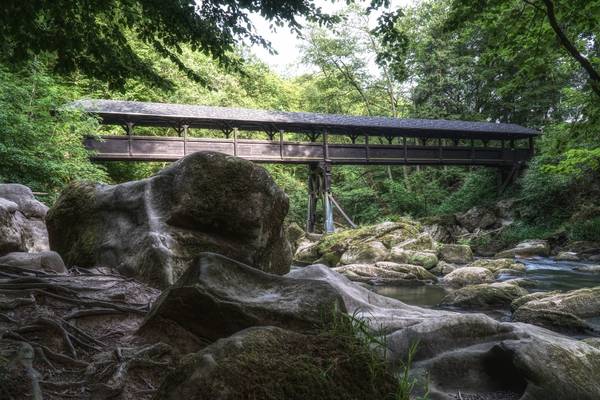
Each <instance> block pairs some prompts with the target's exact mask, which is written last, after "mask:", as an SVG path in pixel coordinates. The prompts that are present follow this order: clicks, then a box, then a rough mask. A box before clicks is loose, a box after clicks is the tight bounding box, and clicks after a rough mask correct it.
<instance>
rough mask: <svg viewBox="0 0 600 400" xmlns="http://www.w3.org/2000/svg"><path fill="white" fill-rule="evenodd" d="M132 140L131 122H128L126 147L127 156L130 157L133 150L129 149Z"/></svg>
mask: <svg viewBox="0 0 600 400" xmlns="http://www.w3.org/2000/svg"><path fill="white" fill-rule="evenodd" d="M132 141H133V122H128V123H127V149H128V151H129V157H131V156H132V155H133V152H132V150H131V146H132Z"/></svg>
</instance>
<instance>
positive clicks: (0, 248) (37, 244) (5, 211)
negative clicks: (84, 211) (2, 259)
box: [0, 183, 49, 255]
mask: <svg viewBox="0 0 600 400" xmlns="http://www.w3.org/2000/svg"><path fill="white" fill-rule="evenodd" d="M47 209H48V208H47V207H46V206H45V205H44V204H42V203H40V202H39V201H37V200H36V199H35V197H34V196H33V193H32V192H31V190H30V189H29V188H28V187H26V186H23V185H18V184H10V183H7V184H0V255H3V254H6V253H10V252H14V251H30V252H39V251H46V250H48V249H49V246H48V231H47V230H46V225H45V223H44V218H45V216H46V211H47Z"/></svg>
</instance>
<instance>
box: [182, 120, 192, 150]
mask: <svg viewBox="0 0 600 400" xmlns="http://www.w3.org/2000/svg"><path fill="white" fill-rule="evenodd" d="M189 127H190V126H189V125H187V124H184V125H182V128H183V155H184V156H186V155H187V135H188V128H189Z"/></svg>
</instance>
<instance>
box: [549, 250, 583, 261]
mask: <svg viewBox="0 0 600 400" xmlns="http://www.w3.org/2000/svg"><path fill="white" fill-rule="evenodd" d="M554 259H555V260H556V261H579V256H578V255H577V253H575V252H573V251H561V252H560V253H558V254H557V255H556V256H555V257H554Z"/></svg>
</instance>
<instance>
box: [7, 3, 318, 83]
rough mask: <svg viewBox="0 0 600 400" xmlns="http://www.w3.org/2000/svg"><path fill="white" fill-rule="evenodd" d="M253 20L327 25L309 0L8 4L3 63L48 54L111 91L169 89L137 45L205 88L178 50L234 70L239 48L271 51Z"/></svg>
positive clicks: (60, 66)
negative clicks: (130, 82) (147, 86)
mask: <svg viewBox="0 0 600 400" xmlns="http://www.w3.org/2000/svg"><path fill="white" fill-rule="evenodd" d="M250 13H258V14H260V15H262V16H263V17H264V18H266V19H267V20H268V21H270V22H271V23H272V24H273V25H276V26H282V25H288V26H289V27H290V28H292V30H294V31H298V30H299V28H300V25H299V23H298V21H297V18H298V16H304V17H306V18H308V19H309V20H318V21H328V20H329V17H328V16H327V15H325V14H323V13H322V12H321V10H320V8H319V7H317V6H315V4H314V1H313V0H286V1H268V0H266V1H265V0H249V1H234V0H226V1H211V0H208V1H200V2H196V1H194V0H187V1H180V0H108V1H89V0H39V1H21V0H5V1H3V2H2V8H1V9H0V37H2V42H1V44H0V55H1V56H2V58H3V59H4V60H5V62H7V63H8V64H10V63H13V62H23V61H27V60H30V59H32V57H34V56H35V55H39V54H42V53H52V54H53V55H54V56H55V57H56V61H55V63H54V70H55V71H57V72H59V73H71V72H75V71H81V72H82V73H84V74H87V75H89V76H92V77H95V78H98V79H100V80H103V81H106V82H109V83H110V84H111V85H113V86H116V87H123V86H124V84H125V81H126V79H127V78H141V79H143V80H145V81H147V82H150V83H153V84H158V85H162V86H169V85H171V84H172V82H170V81H168V80H167V79H165V77H164V76H162V75H161V74H160V73H158V71H156V70H155V69H153V68H151V66H149V65H148V64H147V63H146V62H144V60H143V59H142V58H141V57H140V56H139V54H138V52H137V51H136V49H135V43H136V40H137V41H140V42H143V43H145V44H147V45H150V46H151V47H152V48H153V50H154V51H156V52H157V54H159V55H160V56H161V57H164V58H167V59H169V60H171V61H172V62H173V63H174V64H175V65H176V66H177V67H178V68H180V69H181V70H183V71H185V72H186V74H187V75H188V76H189V77H190V78H192V79H193V80H195V81H197V82H199V83H205V81H206V80H207V79H208V78H207V76H205V75H203V74H202V73H201V71H197V70H194V69H193V68H191V67H190V66H189V65H186V64H185V63H184V62H183V61H182V59H181V57H180V55H181V53H182V47H183V46H189V48H191V49H192V50H193V51H196V50H198V51H201V52H203V53H205V54H207V55H210V56H211V57H213V58H215V59H216V60H218V61H219V63H220V64H221V65H225V66H239V64H240V60H239V59H237V58H236V57H234V56H232V52H233V50H234V49H235V47H236V45H237V44H239V43H240V42H244V41H245V42H246V43H249V44H256V43H258V44H260V45H263V46H265V47H267V48H269V47H270V44H269V43H268V42H267V41H265V40H264V39H263V38H262V37H261V36H260V35H258V34H257V33H256V32H255V29H254V27H253V25H252V23H251V21H250V19H249V14H250ZM132 39H136V40H132Z"/></svg>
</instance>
